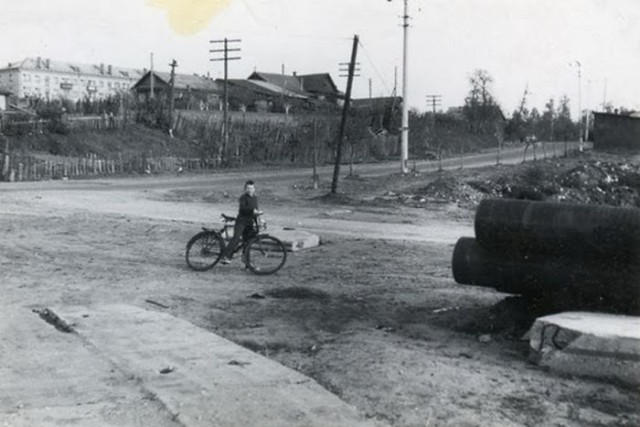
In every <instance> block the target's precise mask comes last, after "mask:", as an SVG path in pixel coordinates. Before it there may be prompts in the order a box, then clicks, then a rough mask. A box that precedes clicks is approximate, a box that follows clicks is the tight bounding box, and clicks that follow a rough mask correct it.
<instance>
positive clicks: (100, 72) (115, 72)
mask: <svg viewBox="0 0 640 427" xmlns="http://www.w3.org/2000/svg"><path fill="white" fill-rule="evenodd" d="M7 69H20V70H46V71H51V72H56V73H66V74H83V75H88V76H100V77H102V76H109V77H120V78H123V79H139V78H140V77H141V76H142V75H143V74H144V72H143V70H137V69H134V68H123V67H115V66H113V65H112V66H111V74H107V73H108V71H109V64H81V63H76V62H66V61H58V60H53V59H48V58H25V59H23V60H22V61H17V62H13V63H9V64H8V66H7V67H5V68H1V69H0V71H1V70H7Z"/></svg>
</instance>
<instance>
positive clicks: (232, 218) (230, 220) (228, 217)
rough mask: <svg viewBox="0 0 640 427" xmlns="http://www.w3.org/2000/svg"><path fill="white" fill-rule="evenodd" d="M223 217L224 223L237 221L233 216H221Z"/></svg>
mask: <svg viewBox="0 0 640 427" xmlns="http://www.w3.org/2000/svg"><path fill="white" fill-rule="evenodd" d="M221 216H222V219H223V220H224V222H233V221H235V220H236V218H235V217H233V216H228V215H225V214H221Z"/></svg>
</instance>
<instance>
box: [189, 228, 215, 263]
mask: <svg viewBox="0 0 640 427" xmlns="http://www.w3.org/2000/svg"><path fill="white" fill-rule="evenodd" d="M223 248H224V243H223V242H222V237H220V234H218V233H216V232H215V231H201V232H200V233H198V234H196V235H195V236H193V237H192V238H191V240H189V243H187V252H186V254H185V257H186V259H187V265H188V266H189V268H191V269H192V270H195V271H206V270H209V269H210V268H213V266H214V265H216V264H217V263H218V261H220V257H221V255H222V250H223Z"/></svg>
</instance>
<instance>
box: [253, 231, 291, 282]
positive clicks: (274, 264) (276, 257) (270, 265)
mask: <svg viewBox="0 0 640 427" xmlns="http://www.w3.org/2000/svg"><path fill="white" fill-rule="evenodd" d="M245 259H246V262H247V266H248V267H249V269H250V270H251V271H253V272H254V273H255V274H273V273H275V272H276V271H278V270H280V269H281V268H282V266H283V265H284V263H285V261H286V260H287V249H286V248H285V246H284V243H282V242H281V241H280V240H278V239H276V238H275V237H273V236H269V235H266V234H265V235H258V236H256V237H254V238H253V239H251V240H250V241H249V242H248V243H247V247H246V249H245Z"/></svg>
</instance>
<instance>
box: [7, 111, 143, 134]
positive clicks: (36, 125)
mask: <svg viewBox="0 0 640 427" xmlns="http://www.w3.org/2000/svg"><path fill="white" fill-rule="evenodd" d="M131 121H132V119H131V118H127V117H125V116H115V115H107V114H104V115H100V116H63V117H62V118H61V119H60V120H58V121H54V120H50V119H41V118H38V117H24V116H21V117H12V116H10V115H6V116H0V133H4V134H6V135H28V134H32V133H43V132H44V131H50V129H51V126H52V125H58V126H60V125H61V126H64V130H65V131H66V132H83V131H91V130H108V129H123V128H124V127H125V125H126V124H127V123H130V122H131Z"/></svg>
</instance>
